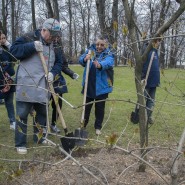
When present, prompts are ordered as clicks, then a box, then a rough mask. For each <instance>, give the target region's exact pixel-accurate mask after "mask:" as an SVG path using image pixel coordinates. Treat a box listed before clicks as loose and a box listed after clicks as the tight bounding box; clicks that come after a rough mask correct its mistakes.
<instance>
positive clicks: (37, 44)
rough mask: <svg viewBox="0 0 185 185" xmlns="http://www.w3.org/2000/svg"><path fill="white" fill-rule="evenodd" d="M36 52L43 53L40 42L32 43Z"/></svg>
mask: <svg viewBox="0 0 185 185" xmlns="http://www.w3.org/2000/svg"><path fill="white" fill-rule="evenodd" d="M34 45H35V49H36V51H43V45H42V42H40V41H34Z"/></svg>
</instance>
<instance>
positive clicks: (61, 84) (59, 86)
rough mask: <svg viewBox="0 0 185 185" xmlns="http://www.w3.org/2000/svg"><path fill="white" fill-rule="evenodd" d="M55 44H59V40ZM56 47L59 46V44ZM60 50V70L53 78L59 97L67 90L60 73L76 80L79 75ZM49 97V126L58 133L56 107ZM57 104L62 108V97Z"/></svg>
mask: <svg viewBox="0 0 185 185" xmlns="http://www.w3.org/2000/svg"><path fill="white" fill-rule="evenodd" d="M57 44H60V42H59V43H57ZM58 47H61V44H60V45H59V46H58ZM61 52H62V71H61V72H60V73H59V75H58V76H57V77H56V78H57V79H56V80H54V82H53V86H54V90H55V93H57V94H58V95H59V96H60V97H62V95H63V94H64V93H67V92H68V89H67V84H66V80H65V78H64V76H63V74H62V73H64V74H66V75H68V76H70V77H71V78H72V79H75V80H77V79H78V77H79V75H78V74H77V73H75V72H74V71H72V70H71V69H70V68H69V66H68V62H67V60H66V57H65V55H64V52H63V49H61ZM51 98H52V103H51V105H52V118H51V125H50V128H51V131H52V132H55V133H60V129H59V128H58V127H57V126H56V121H57V118H58V113H57V108H56V105H55V102H54V99H53V97H51ZM58 104H59V107H60V108H62V99H60V98H59V99H58Z"/></svg>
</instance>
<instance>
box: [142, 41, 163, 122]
mask: <svg viewBox="0 0 185 185" xmlns="http://www.w3.org/2000/svg"><path fill="white" fill-rule="evenodd" d="M160 41H161V40H160V39H156V40H153V42H152V46H153V48H152V49H151V51H150V52H149V54H148V56H147V60H146V61H145V63H144V64H143V69H142V76H141V79H142V80H145V78H146V74H147V71H148V67H149V63H150V59H151V57H152V53H153V52H154V57H153V60H152V64H151V68H150V71H149V75H148V79H147V80H146V82H145V84H146V86H145V91H144V96H145V97H146V108H147V116H148V123H149V124H152V123H153V119H152V112H153V108H154V105H155V94H156V88H157V87H158V86H159V85H160V64H159V56H158V48H159V45H160Z"/></svg>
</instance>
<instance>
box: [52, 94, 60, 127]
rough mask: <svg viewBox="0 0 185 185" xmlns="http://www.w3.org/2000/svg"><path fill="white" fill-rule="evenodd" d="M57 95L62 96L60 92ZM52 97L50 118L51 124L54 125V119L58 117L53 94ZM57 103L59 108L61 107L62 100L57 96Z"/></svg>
mask: <svg viewBox="0 0 185 185" xmlns="http://www.w3.org/2000/svg"><path fill="white" fill-rule="evenodd" d="M59 96H61V97H62V94H60V95H59ZM51 99H52V103H51V106H52V109H53V110H52V118H51V125H53V126H55V125H56V121H57V119H58V112H57V107H56V105H55V101H54V99H53V96H52V97H51ZM58 104H59V107H60V109H61V108H62V100H61V99H60V98H58Z"/></svg>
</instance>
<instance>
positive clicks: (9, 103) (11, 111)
mask: <svg viewBox="0 0 185 185" xmlns="http://www.w3.org/2000/svg"><path fill="white" fill-rule="evenodd" d="M13 97H14V92H10V93H9V94H8V96H7V97H6V98H5V99H4V101H5V106H6V110H7V113H8V118H9V120H10V123H12V122H15V111H14V104H13Z"/></svg>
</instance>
